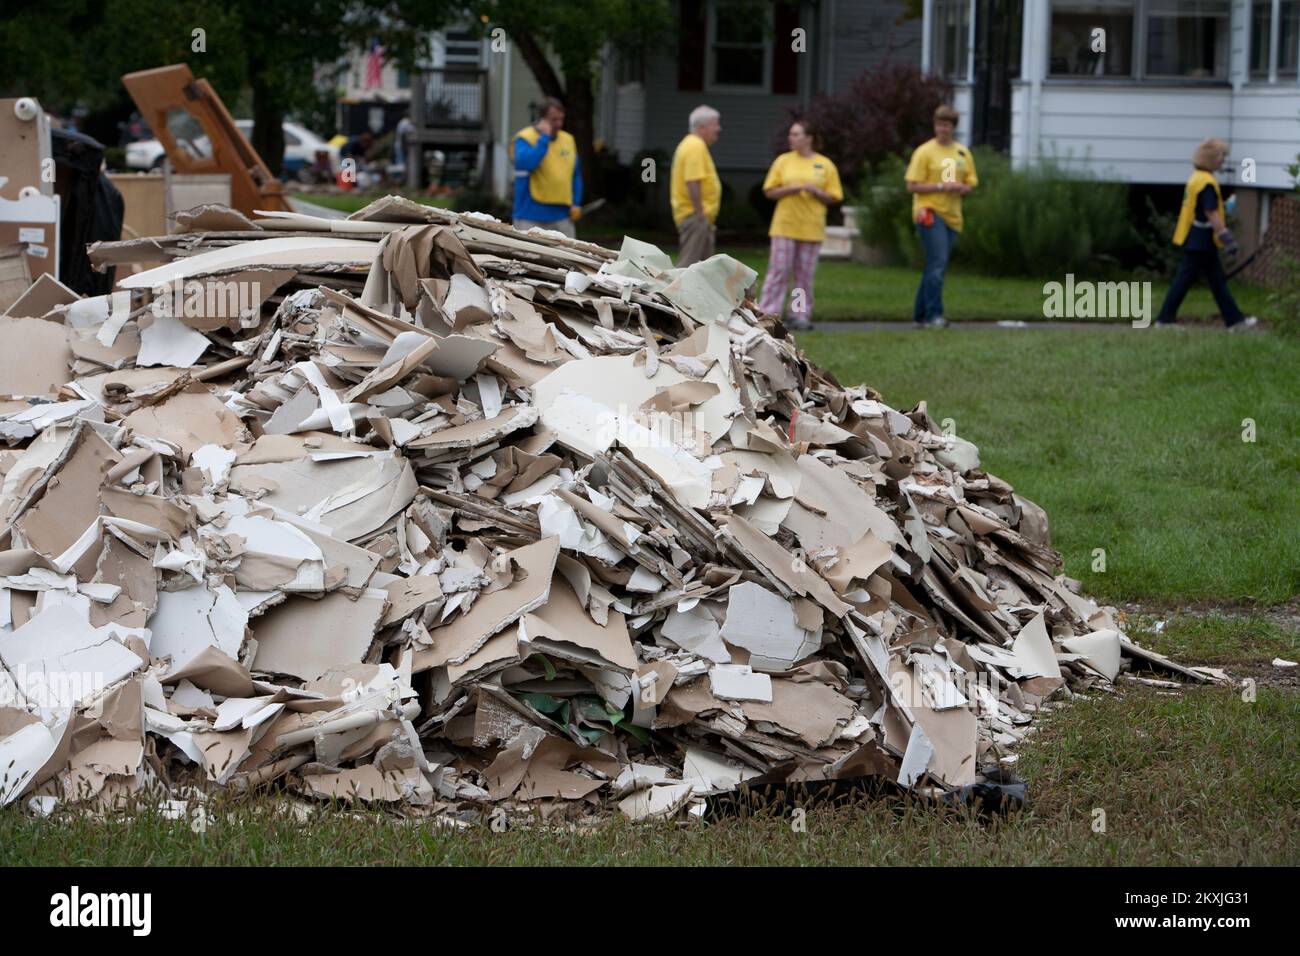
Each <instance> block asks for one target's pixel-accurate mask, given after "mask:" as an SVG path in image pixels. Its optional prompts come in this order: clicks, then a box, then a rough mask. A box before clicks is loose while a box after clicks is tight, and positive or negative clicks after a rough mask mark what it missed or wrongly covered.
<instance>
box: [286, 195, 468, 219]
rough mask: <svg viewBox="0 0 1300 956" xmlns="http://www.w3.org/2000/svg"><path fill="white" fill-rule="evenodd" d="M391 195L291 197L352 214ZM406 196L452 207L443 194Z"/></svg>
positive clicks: (423, 201)
mask: <svg viewBox="0 0 1300 956" xmlns="http://www.w3.org/2000/svg"><path fill="white" fill-rule="evenodd" d="M390 195H394V192H393V191H392V190H381V191H379V192H374V193H366V194H364V195H362V194H358V193H292V194H291V198H293V199H300V200H302V201H303V202H309V203H312V204H313V205H316V206H324V207H325V208H326V209H337V210H338V211H339V212H346V213H348V214H351V213H354V212H356V211H357V210H358V209H363V208H365V207H366V206H368V205H370V204H371V203H372V202H374V201H375V200H376V199H382V198H383V197H384V196H390ZM406 198H407V199H412V200H414V201H415V202H418V203H420V204H421V205H424V206H437V207H439V208H441V209H449V208H451V200H450V199H447V198H446V197H443V196H420V195H408V196H407V197H406Z"/></svg>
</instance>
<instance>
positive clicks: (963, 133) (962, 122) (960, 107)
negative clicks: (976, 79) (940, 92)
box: [952, 83, 971, 146]
mask: <svg viewBox="0 0 1300 956" xmlns="http://www.w3.org/2000/svg"><path fill="white" fill-rule="evenodd" d="M952 108H953V109H955V110H956V111H957V132H956V133H955V134H954V137H955V138H956V140H957V142H959V143H965V144H966V145H967V146H969V145H970V130H971V88H970V84H967V83H963V84H961V85H960V86H954V87H953V91H952Z"/></svg>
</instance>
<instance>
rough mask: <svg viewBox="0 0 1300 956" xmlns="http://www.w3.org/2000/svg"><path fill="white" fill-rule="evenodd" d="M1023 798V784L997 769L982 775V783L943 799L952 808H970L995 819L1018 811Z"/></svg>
mask: <svg viewBox="0 0 1300 956" xmlns="http://www.w3.org/2000/svg"><path fill="white" fill-rule="evenodd" d="M1026 796H1027V794H1026V788H1025V782H1024V781H1023V780H1021V779H1020V778H1019V777H1017V776H1016V775H1015V774H1013V773H1011V772H1010V771H1009V770H1003V769H1002V768H1000V767H999V768H998V769H996V770H990V771H988V772H987V773H985V774H984V780H983V781H982V782H981V783H972V784H968V785H967V786H965V787H958V788H957V789H956V790H952V791H949V792H948V793H946V794H944V799H946V800H947V801H948V802H949V803H951V804H953V805H955V806H961V807H973V808H974V809H975V811H976V812H977V813H978V814H979V815H980V816H997V815H1001V814H1011V813H1015V812H1017V811H1019V810H1021V809H1022V808H1023V807H1024V805H1025V798H1026Z"/></svg>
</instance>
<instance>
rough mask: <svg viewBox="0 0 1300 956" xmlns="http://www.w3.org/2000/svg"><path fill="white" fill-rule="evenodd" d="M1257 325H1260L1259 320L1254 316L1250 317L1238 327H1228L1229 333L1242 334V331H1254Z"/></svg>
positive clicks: (1237, 325) (1238, 324)
mask: <svg viewBox="0 0 1300 956" xmlns="http://www.w3.org/2000/svg"><path fill="white" fill-rule="evenodd" d="M1257 325H1259V319H1257V318H1255V317H1254V316H1253V315H1248V316H1246V317H1245V318H1244V319H1242V320H1241V321H1240V322H1238V323H1237V324H1236V325H1230V326H1228V331H1229V332H1240V331H1241V330H1242V329H1253V328H1254V327H1255V326H1257Z"/></svg>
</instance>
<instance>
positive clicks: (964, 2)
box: [933, 0, 970, 82]
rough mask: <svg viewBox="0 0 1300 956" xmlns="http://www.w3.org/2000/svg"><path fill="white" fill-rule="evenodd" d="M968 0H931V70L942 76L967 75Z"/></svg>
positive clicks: (964, 77)
mask: <svg viewBox="0 0 1300 956" xmlns="http://www.w3.org/2000/svg"><path fill="white" fill-rule="evenodd" d="M969 50H970V3H969V2H968V0H934V46H933V51H934V64H933V65H934V72H935V73H937V74H939V75H940V76H942V77H944V78H945V79H948V80H952V81H955V82H961V81H963V80H967V79H969V76H968V75H967V70H966V66H967V63H968V62H969V60H970V58H969V56H968V55H967V54H968V52H969Z"/></svg>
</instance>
